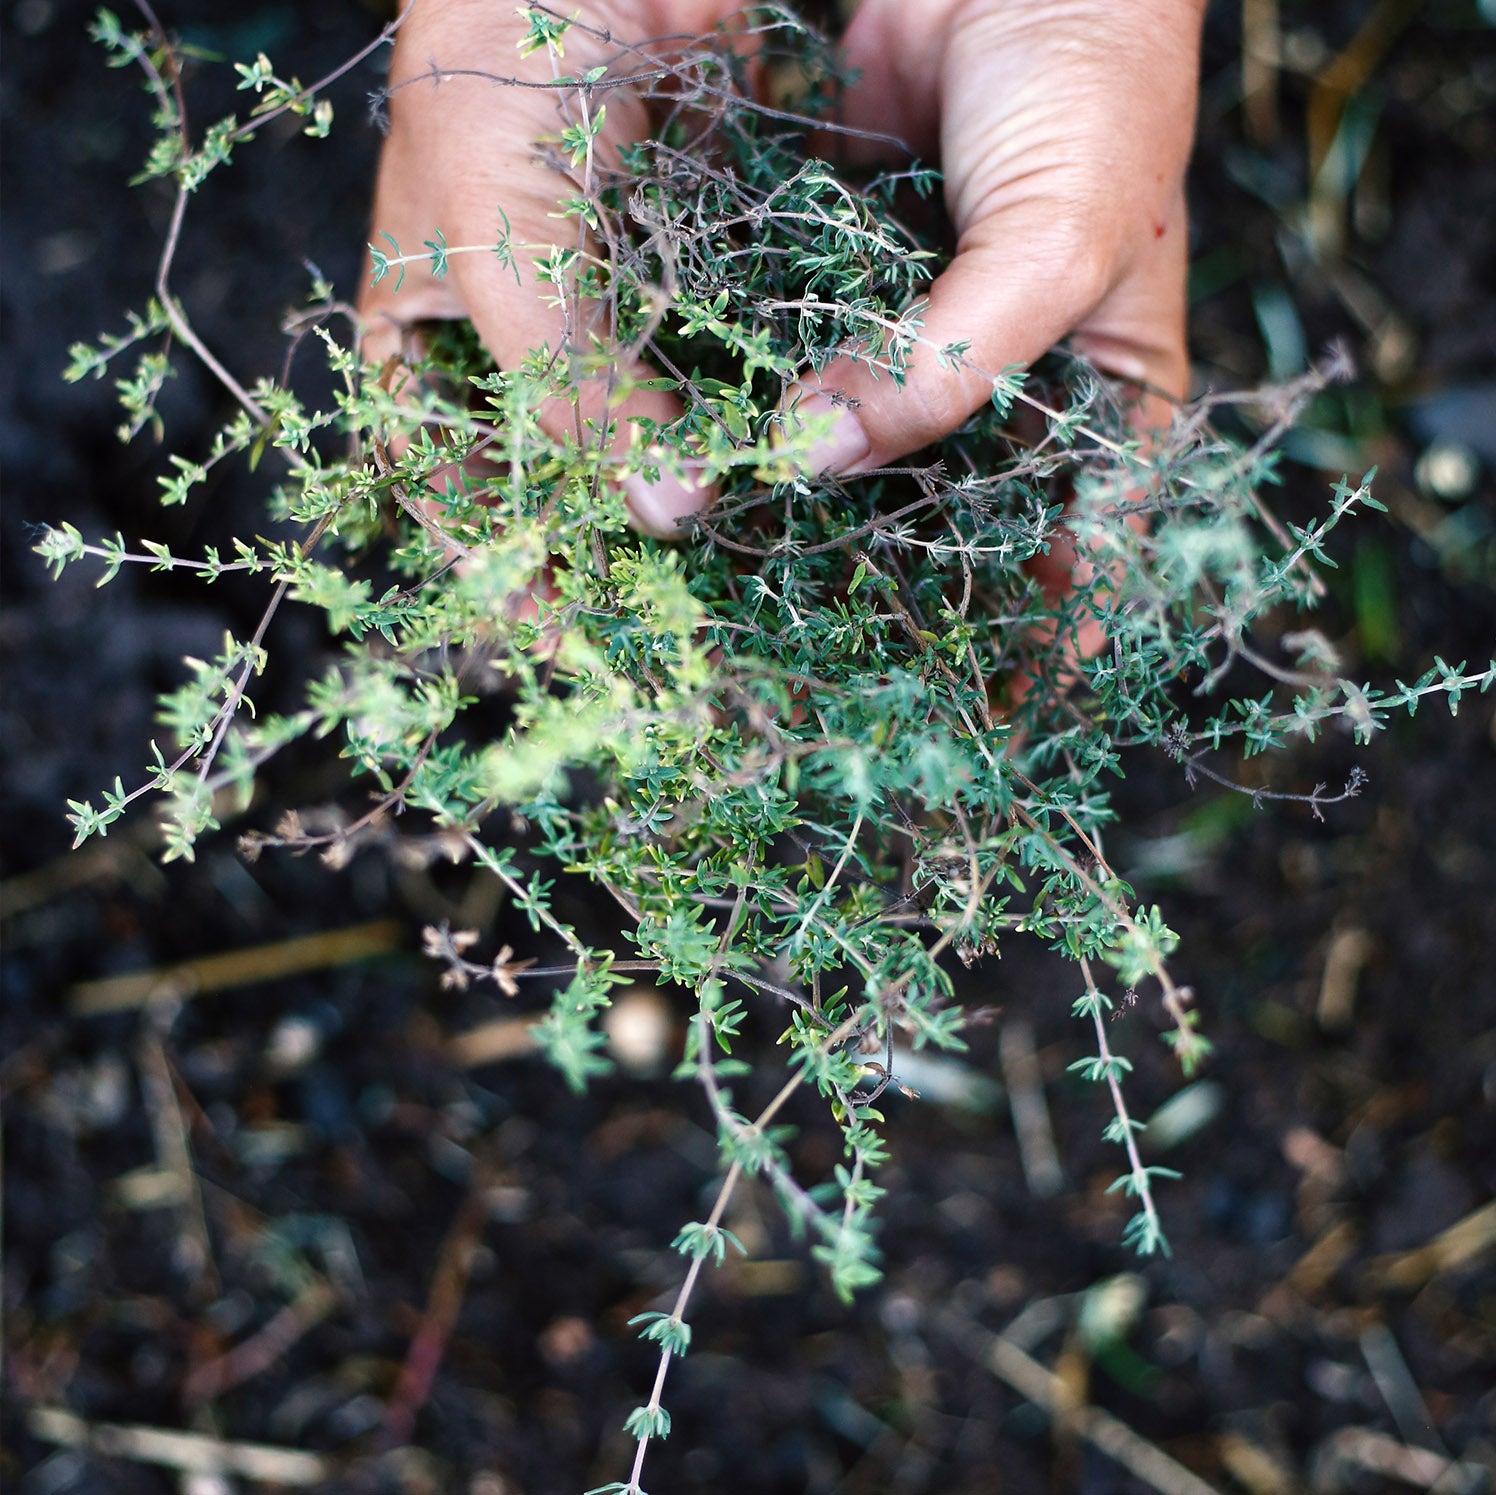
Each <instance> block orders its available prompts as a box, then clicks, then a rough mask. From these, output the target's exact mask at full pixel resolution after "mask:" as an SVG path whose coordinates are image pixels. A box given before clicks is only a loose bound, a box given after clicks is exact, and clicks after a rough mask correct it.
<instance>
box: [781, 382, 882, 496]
mask: <svg viewBox="0 0 1496 1495" xmlns="http://www.w3.org/2000/svg"><path fill="white" fill-rule="evenodd" d="M799 390H800V393H799V396H798V398H795V397H793V396H792V398H791V402H790V406H789V409H788V412H787V414H788V417H789V418H788V420H787V421H786V423H785V429H786V431H787V432H788V433H790V434H793V433H795V432H796V431H797V430H803V429H804V428H805V427H806V426H808V425H810V424H811V423H812V422H814V423H815V424H817V425H821V424H823V423H824V422H825V421H826V420H827V419H828V418H829V419H830V422H831V428H830V430H828V431H827V432H826V434H825V435H824V436H820V437H817V439H816V440H815V441H814V442H813V443H812V444H811V448H810V451H809V452H808V453H807V454H806V456H805V470H806V471H807V472H809V473H811V474H815V473H822V472H837V473H846V472H851V470H852V469H853V468H854V467H856V466H857V464H858V463H859V462H861V461H862V460H863V459H864V458H865V457H866V456H867V454H868V452H869V451H871V450H872V443H871V442H870V441H869V440H868V439H867V432H866V431H864V430H863V429H862V422H861V421H859V420H858V419H857V417H856V416H855V415H853V413H852V412H851V410H849V409H848V408H847V406H845V405H838V404H837V403H836V402H835V401H834V400H833V399H832V398H831V397H830V396H829V395H825V394H822V393H821V391H820V390H818V389H806V388H805V387H804V386H803V385H801V386H799Z"/></svg>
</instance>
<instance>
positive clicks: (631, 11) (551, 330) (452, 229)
mask: <svg viewBox="0 0 1496 1495" xmlns="http://www.w3.org/2000/svg"><path fill="white" fill-rule="evenodd" d="M736 8H737V7H736V5H735V4H733V3H732V0H588V3H585V4H583V5H581V6H580V7H576V8H575V12H573V6H572V5H570V4H568V6H567V7H566V10H565V13H566V14H567V15H571V14H573V13H575V19H576V20H577V21H578V22H579V23H580V24H577V25H573V26H572V27H570V29H569V30H567V32H566V33H565V35H564V37H563V38H562V42H561V45H562V47H563V49H564V55H563V56H562V57H561V58H559V59H553V58H552V57H551V55H549V53H548V51H547V50H546V49H545V48H542V49H540V50H538V51H536V52H533V53H531V55H530V56H528V57H522V56H521V55H520V49H519V43H520V42H521V41H522V39H523V38H524V37H525V36H526V35H527V34H528V32H529V24H528V22H527V21H526V20H524V19H523V18H522V17H520V16H519V15H517V14H516V13H515V10H514V7H513V6H512V5H511V4H506V3H503V0H417V3H416V4H415V5H414V7H413V8H412V10H411V12H410V14H409V16H408V17H407V19H406V21H405V22H404V24H403V25H402V27H401V29H400V31H399V33H398V35H397V37H396V42H395V51H394V57H393V59H392V62H391V66H390V85H389V86H390V99H389V111H390V131H389V136H388V138H387V139H386V141H385V144H384V151H383V154H382V156H381V158H380V164H379V175H378V179H377V183H376V186H375V195H374V210H373V217H372V224H371V234H370V237H371V239H373V240H374V241H375V242H376V243H379V244H381V245H386V243H387V241H385V240H384V238H383V236H384V235H388V236H389V238H390V239H393V240H394V241H395V242H396V243H397V244H398V245H399V247H400V250H401V252H402V254H403V255H411V254H416V255H419V254H420V253H421V252H422V250H421V246H422V245H423V243H424V242H425V241H428V240H430V239H432V238H433V237H434V235H435V234H436V233H437V231H438V230H439V231H440V232H441V233H442V235H443V237H444V238H445V240H446V242H447V244H448V245H450V246H467V245H491V244H495V243H497V242H498V241H499V240H500V239H501V238H503V237H504V236H505V227H504V224H505V220H506V219H507V223H508V234H507V236H508V238H509V242H510V243H511V245H512V246H513V258H514V269H510V268H507V267H506V266H505V265H504V264H503V263H502V262H501V261H500V259H499V258H498V257H497V256H496V255H493V254H490V253H454V254H452V255H451V256H450V258H449V261H448V265H449V270H448V273H447V274H446V275H445V276H444V277H442V278H438V277H437V276H436V275H434V274H433V273H432V269H433V267H432V264H431V263H430V262H422V261H418V262H414V263H411V264H409V265H407V266H405V274H404V277H403V284H399V281H400V276H399V275H398V273H394V272H392V273H391V274H389V275H387V276H385V277H384V278H383V279H382V280H380V281H379V282H378V283H377V284H374V283H372V277H370V276H366V281H365V288H364V291H363V294H362V297H361V299H360V303H359V311H360V315H361V317H362V320H363V324H364V338H363V356H364V358H365V359H366V360H367V361H369V362H373V363H383V362H384V361H385V360H386V359H387V358H388V357H389V356H390V355H391V354H396V355H399V354H401V353H402V351H403V350H404V348H405V346H406V338H407V335H408V332H409V329H410V328H411V326H412V325H413V324H415V323H418V322H423V321H429V320H440V319H445V318H457V317H467V318H469V319H471V321H472V323H473V325H474V327H475V328H476V329H477V331H478V335H479V336H480V337H481V338H482V340H483V343H484V345H485V346H486V347H487V348H488V350H489V352H490V353H491V354H492V355H493V357H494V358H495V360H496V361H497V363H498V365H499V367H500V368H501V369H515V368H518V367H519V365H520V363H521V361H522V360H523V359H524V358H525V357H526V356H527V355H528V354H529V353H530V352H532V351H533V350H535V349H538V348H540V347H542V346H544V347H548V348H549V349H550V350H551V351H552V353H556V352H559V351H560V350H561V349H562V347H563V344H565V343H567V342H568V341H569V342H570V343H571V345H573V346H575V347H578V348H582V349H585V348H586V347H587V345H588V338H589V334H591V333H602V334H604V335H605V333H606V328H605V327H601V326H597V327H587V326H575V325H571V326H569V325H568V312H567V310H566V309H565V308H564V307H561V306H555V305H552V304H550V302H549V300H548V297H549V296H551V295H552V294H553V291H552V288H551V287H550V286H547V285H543V284H542V282H541V281H540V279H539V278H538V277H537V275H536V270H535V262H536V260H537V259H540V258H544V257H546V256H547V255H548V254H549V253H550V250H551V248H552V246H555V245H560V246H562V247H573V246H575V244H576V225H575V220H574V219H562V218H560V217H559V216H558V207H559V203H560V201H561V200H562V199H563V198H569V197H574V196H575V195H576V194H577V192H578V190H579V186H580V185H581V184H580V182H579V180H578V179H576V178H572V177H569V176H567V175H566V174H565V173H564V172H563V171H561V170H558V169H557V167H556V166H555V165H554V164H552V163H551V162H548V161H547V160H545V159H542V156H541V153H540V152H539V150H538V149H537V146H536V142H537V141H539V140H541V139H542V138H543V137H547V136H549V137H555V136H556V135H558V134H559V132H560V131H561V129H562V128H563V127H564V126H565V125H566V124H567V123H568V122H571V121H572V119H573V118H574V116H575V111H576V101H577V91H576V90H575V89H566V90H562V89H557V88H554V87H550V86H547V85H550V84H551V83H552V82H553V81H554V79H555V77H556V76H557V71H558V69H559V71H560V73H561V74H562V75H565V76H571V77H575V76H578V75H580V74H582V73H584V72H586V71H587V69H589V68H591V67H595V66H600V65H602V64H603V63H607V62H612V61H615V60H616V59H617V58H618V55H619V52H620V47H619V45H618V44H617V43H611V42H609V41H608V40H607V39H606V37H607V36H608V35H611V36H614V37H617V38H618V39H619V41H620V42H627V43H635V42H638V41H641V40H644V39H648V38H654V37H662V36H676V37H681V38H683V39H685V38H691V37H695V36H698V35H701V34H703V33H705V32H708V31H711V30H712V29H713V28H714V27H716V26H717V25H718V24H719V23H720V22H721V21H722V20H723V19H724V18H725V17H726V16H728V15H729V14H730V13H732V12H733V11H734V10H736ZM624 65H625V70H627V59H625V64H624ZM500 80H513V81H508V82H505V81H500ZM600 101H605V102H606V105H607V113H606V116H605V121H604V128H603V131H602V134H601V136H600V137H599V139H598V141H597V143H596V150H597V154H598V157H599V160H600V164H601V165H602V166H604V167H607V168H613V167H616V166H617V165H618V151H619V148H620V147H621V146H623V145H626V144H628V143H630V142H633V141H637V140H640V139H643V138H645V136H646V135H647V133H648V129H649V121H648V118H647V114H646V110H645V106H644V103H643V102H642V100H641V99H640V98H639V97H638V96H637V95H636V94H635V93H633V92H632V91H631V90H630V89H628V88H626V87H623V88H613V89H609V90H608V91H607V92H606V94H605V95H603V96H602V98H601V100H600ZM594 107H595V106H594ZM568 108H569V109H570V110H571V111H572V112H571V114H570V115H568V114H567V113H566V112H565V111H566V110H567V109H568ZM501 214H502V216H501ZM594 247H595V246H594ZM515 269H517V270H518V272H519V274H518V277H517V278H516V275H515V273H514V270H515ZM397 285H398V289H397ZM598 310H599V309H598V308H595V307H594V308H586V307H584V308H582V309H581V315H582V317H583V318H584V319H587V318H589V317H596V316H597V315H598ZM572 315H573V316H574V315H575V309H574V311H573V313H572ZM621 372H623V373H625V374H626V375H632V376H633V377H634V378H635V379H638V378H649V377H651V376H652V375H653V373H654V372H655V371H654V370H651V369H648V368H645V367H635V368H633V369H629V370H623V371H621ZM611 382H612V381H610V380H607V379H604V378H602V377H592V378H590V379H588V380H587V381H586V382H584V383H583V384H582V386H581V388H580V392H579V399H578V402H577V406H576V407H573V406H572V404H571V403H570V402H565V401H559V400H558V401H551V402H549V403H548V404H547V405H546V406H544V407H543V408H542V410H541V412H540V420H541V424H542V426H544V427H545V429H546V430H547V431H548V432H549V433H550V434H551V435H552V436H553V437H555V438H557V439H563V438H564V437H565V436H567V435H568V434H572V435H575V434H576V433H577V429H578V427H577V420H578V413H579V412H580V416H581V419H582V420H583V421H584V422H588V421H591V422H601V421H603V420H605V419H608V418H611V419H612V421H613V422H614V425H615V435H614V441H613V446H614V450H615V452H618V453H620V454H621V453H622V452H623V451H624V450H626V449H627V447H628V446H629V444H630V442H631V441H632V440H633V439H635V435H636V430H635V427H634V425H633V421H634V420H635V419H636V418H641V417H642V418H644V419H647V420H650V421H655V422H658V423H661V424H663V423H666V422H668V421H671V420H674V419H675V418H676V417H678V416H679V415H680V414H681V407H680V405H679V403H678V401H676V399H675V398H674V396H672V395H671V394H669V393H666V392H663V391H659V390H649V389H634V390H633V391H632V392H630V393H628V394H627V395H626V397H624V398H623V399H621V400H619V399H618V398H616V397H610V393H609V385H610V383H611ZM624 488H625V493H626V497H627V499H628V503H629V507H630V509H631V511H632V513H633V515H634V518H635V520H636V522H637V523H638V524H639V526H640V527H641V528H643V529H645V530H648V531H650V532H652V533H656V534H664V535H668V534H673V533H675V532H676V521H677V520H678V519H680V518H682V517H684V516H686V515H688V514H690V513H692V512H693V511H694V510H696V509H698V508H700V507H701V506H702V505H703V503H704V502H705V500H706V499H707V498H708V497H709V495H708V494H706V493H704V492H703V491H702V490H701V489H700V488H697V487H694V486H693V485H691V484H690V483H689V482H683V481H682V480H681V479H679V478H677V477H675V476H673V475H672V474H670V473H666V472H662V473H661V475H660V477H659V479H658V481H656V482H648V481H646V480H645V478H644V477H643V476H642V475H641V474H639V473H637V472H636V473H633V474H632V475H630V476H629V477H628V478H627V479H626V480H625V483H624Z"/></svg>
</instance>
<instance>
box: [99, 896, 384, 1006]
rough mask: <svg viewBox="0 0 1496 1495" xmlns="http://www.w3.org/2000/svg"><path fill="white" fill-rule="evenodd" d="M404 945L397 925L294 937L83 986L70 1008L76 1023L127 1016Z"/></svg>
mask: <svg viewBox="0 0 1496 1495" xmlns="http://www.w3.org/2000/svg"><path fill="white" fill-rule="evenodd" d="M404 942H405V929H404V927H403V926H402V925H401V924H400V923H399V922H398V921H396V920H394V919H379V920H376V921H375V922H374V923H372V924H355V925H352V926H351V927H350V928H347V929H333V930H329V931H328V932H327V933H326V934H307V935H298V936H297V937H296V938H294V939H289V940H276V941H275V942H273V943H272V944H268V945H254V946H251V947H249V948H248V949H244V950H228V951H225V952H224V953H222V954H221V955H202V956H198V957H196V958H195V959H193V960H184V961H182V962H180V963H179V964H177V965H172V966H161V967H159V968H158V969H156V970H154V971H138V972H135V973H134V974H132V975H128V976H106V977H104V978H103V979H102V980H99V981H82V982H79V984H78V985H77V986H75V987H74V988H73V989H72V991H71V992H70V993H69V997H70V1002H69V1005H70V1006H71V1007H72V1009H73V1011H74V1012H75V1013H77V1014H78V1015H79V1016H80V1017H96V1016H98V1015H99V1014H101V1013H106V1012H125V1011H128V1010H129V1009H130V1008H132V1007H149V1006H154V1005H155V1004H157V1003H159V1002H173V1001H179V1000H182V999H185V998H188V997H195V996H198V995H199V994H200V993H202V992H208V991H224V990H226V989H228V988H229V987H234V986H248V985H250V984H252V983H254V982H259V981H275V980H279V979H280V978H282V977H285V976H299V975H302V974H303V973H305V972H307V971H319V970H325V969H327V968H328V967H329V966H341V965H350V964H352V963H353V962H354V961H357V960H367V959H369V958H370V957H371V956H374V955H385V954H388V953H389V952H390V951H391V950H398V949H399V948H400V946H401V945H402V944H404Z"/></svg>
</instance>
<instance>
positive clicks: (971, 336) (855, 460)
mask: <svg viewBox="0 0 1496 1495" xmlns="http://www.w3.org/2000/svg"><path fill="white" fill-rule="evenodd" d="M1057 218H1058V219H1059V220H1060V221H1061V222H1063V216H1062V215H1060V214H1059V213H1058V212H1057V209H1056V206H1055V204H1053V203H1049V202H1042V201H1041V202H1037V203H1034V204H1024V205H1022V206H1015V207H1012V208H1005V209H1003V210H1001V211H999V212H996V213H994V214H992V215H991V216H989V217H987V218H985V219H983V220H981V221H979V222H977V223H974V224H972V225H971V226H970V228H969V229H968V230H967V232H966V233H964V234H963V235H962V237H961V241H960V245H959V247H958V251H957V254H956V257H955V258H954V259H953V260H952V262H951V264H950V266H949V267H948V268H947V269H946V270H945V272H944V273H943V274H942V275H940V276H939V277H938V278H937V279H936V280H935V282H934V283H933V285H932V286H931V288H930V295H929V303H928V307H927V308H926V309H925V311H924V314H923V317H922V318H921V325H920V328H919V336H918V342H917V344H916V345H915V347H914V348H913V349H912V350H911V352H910V355H909V358H908V362H907V365H906V368H905V370H904V373H903V378H902V382H899V381H896V380H895V378H894V376H893V374H892V373H891V372H890V371H889V370H888V368H887V367H886V366H885V367H871V366H869V364H868V363H867V362H866V361H865V360H861V359H858V358H854V357H851V356H848V357H843V358H839V359H837V360H835V361H834V362H833V363H832V364H830V365H829V366H828V367H827V368H826V370H825V371H824V372H823V373H822V374H821V375H820V376H819V377H818V378H816V377H807V378H806V379H804V380H803V381H802V382H801V385H800V388H799V400H798V403H797V404H796V406H795V410H796V413H797V414H798V415H799V416H800V417H801V418H802V419H803V418H805V417H807V416H827V415H829V416H830V417H831V421H830V431H829V434H828V435H827V437H826V438H825V439H824V441H823V442H822V443H820V444H819V445H818V446H817V448H816V450H815V451H814V452H813V454H812V458H811V465H812V466H814V467H815V470H817V471H821V470H825V469H827V468H830V469H831V470H833V471H835V472H838V473H843V474H851V473H857V472H864V471H867V470H869V469H871V468H874V467H881V466H885V465H887V464H888V463H890V462H893V461H895V460H896V459H897V458H899V457H902V456H904V455H906V454H907V453H909V452H913V451H916V450H918V449H919V448H920V447H923V446H927V445H929V444H930V443H931V442H932V441H936V440H939V439H940V438H942V437H944V436H948V435H949V434H950V433H951V432H952V431H954V430H956V429H957V428H958V427H959V426H960V425H961V424H962V423H963V422H964V421H966V420H967V419H968V418H969V417H970V416H971V415H973V414H974V413H975V412H976V411H977V410H979V409H980V408H981V407H982V405H983V404H985V403H986V401H987V400H989V399H990V398H991V397H992V394H993V388H994V380H995V378H996V376H998V375H999V374H1001V373H1002V372H1003V371H1004V370H1005V369H1010V368H1012V367H1014V366H1022V367H1027V366H1028V365H1029V364H1031V363H1033V362H1034V360H1035V359H1037V358H1039V357H1040V356H1041V355H1042V354H1043V353H1045V352H1047V351H1048V350H1049V349H1050V348H1052V347H1054V345H1055V344H1056V343H1058V342H1059V341H1061V339H1063V338H1065V337H1066V336H1068V335H1070V334H1072V333H1073V334H1075V342H1076V345H1077V347H1078V349H1079V351H1081V352H1083V353H1085V354H1086V355H1087V356H1088V357H1091V358H1092V359H1093V360H1094V361H1095V362H1097V363H1098V365H1099V366H1101V367H1103V368H1105V369H1107V370H1109V371H1110V372H1112V373H1115V374H1118V375H1120V376H1122V377H1123V378H1126V379H1128V380H1132V381H1136V382H1138V383H1139V384H1141V385H1144V386H1152V387H1154V388H1155V389H1158V390H1161V391H1163V392H1164V393H1165V394H1167V395H1169V396H1173V397H1178V396H1179V395H1181V394H1182V393H1183V386H1184V384H1185V382H1186V368H1187V365H1186V359H1185V352H1184V320H1185V317H1184V313H1185V297H1184V284H1185V252H1186V245H1185V240H1186V233H1185V215H1184V202H1183V198H1182V196H1181V197H1180V198H1179V199H1178V200H1177V202H1176V204H1175V206H1174V208H1173V209H1172V211H1171V213H1170V214H1169V217H1168V220H1167V221H1166V222H1165V224H1164V230H1165V231H1164V233H1163V234H1162V235H1161V236H1159V237H1158V239H1157V240H1156V242H1154V243H1150V244H1148V245H1145V246H1144V248H1143V249H1142V250H1141V251H1140V252H1139V253H1138V255H1137V257H1136V259H1135V260H1134V262H1133V263H1132V264H1131V265H1129V266H1128V268H1127V270H1126V271H1125V273H1124V274H1123V275H1122V276H1121V277H1120V278H1119V279H1117V280H1116V282H1115V283H1113V282H1112V278H1111V275H1110V273H1109V271H1110V266H1109V265H1108V264H1107V263H1106V262H1105V261H1104V260H1102V259H1101V258H1100V257H1099V256H1098V255H1097V254H1096V253H1095V251H1094V250H1093V249H1091V248H1090V247H1089V246H1088V245H1087V244H1086V243H1085V241H1084V239H1083V238H1082V236H1081V235H1080V234H1079V233H1075V234H1071V233H1069V232H1067V231H1065V230H1063V229H1061V230H1058V231H1057V229H1056V220H1057ZM957 350H961V351H959V352H958V351H957Z"/></svg>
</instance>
